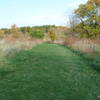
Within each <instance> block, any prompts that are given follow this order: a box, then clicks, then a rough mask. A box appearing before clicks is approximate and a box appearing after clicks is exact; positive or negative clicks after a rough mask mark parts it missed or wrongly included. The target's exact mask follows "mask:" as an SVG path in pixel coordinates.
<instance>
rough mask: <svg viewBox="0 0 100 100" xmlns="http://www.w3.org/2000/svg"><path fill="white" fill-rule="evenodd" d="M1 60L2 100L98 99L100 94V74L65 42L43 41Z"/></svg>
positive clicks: (0, 94)
mask: <svg viewBox="0 0 100 100" xmlns="http://www.w3.org/2000/svg"><path fill="white" fill-rule="evenodd" d="M2 60H3V59H2ZM0 63H2V64H1V65H0V79H1V80H0V100H41V99H43V100H98V96H99V95H100V89H99V88H100V78H99V76H100V73H98V72H97V71H96V70H94V69H93V68H92V67H91V66H90V65H89V64H88V63H87V62H86V61H85V60H84V59H83V58H82V57H80V56H78V55H77V54H75V53H73V52H72V51H70V50H69V49H68V48H66V47H64V46H61V45H57V44H47V43H44V44H39V45H37V46H35V47H33V48H32V49H30V50H23V51H19V52H17V53H16V54H15V55H13V56H10V57H8V56H7V57H6V59H4V60H3V61H1V62H0Z"/></svg>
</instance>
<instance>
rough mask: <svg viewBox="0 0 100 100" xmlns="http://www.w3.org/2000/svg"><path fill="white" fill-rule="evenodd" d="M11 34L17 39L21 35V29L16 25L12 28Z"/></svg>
mask: <svg viewBox="0 0 100 100" xmlns="http://www.w3.org/2000/svg"><path fill="white" fill-rule="evenodd" d="M10 33H11V34H12V36H13V37H15V38H17V37H19V35H20V29H19V28H18V27H17V25H16V24H14V25H12V26H11V29H10Z"/></svg>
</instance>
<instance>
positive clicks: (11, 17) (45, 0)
mask: <svg viewBox="0 0 100 100" xmlns="http://www.w3.org/2000/svg"><path fill="white" fill-rule="evenodd" d="M85 2H87V0H0V28H1V27H3V28H5V27H10V26H11V25H12V24H17V25H18V26H33V25H48V24H51V25H52V24H55V25H67V20H68V16H69V15H70V14H71V13H72V11H73V10H74V9H76V8H77V7H78V6H79V5H80V4H81V3H85Z"/></svg>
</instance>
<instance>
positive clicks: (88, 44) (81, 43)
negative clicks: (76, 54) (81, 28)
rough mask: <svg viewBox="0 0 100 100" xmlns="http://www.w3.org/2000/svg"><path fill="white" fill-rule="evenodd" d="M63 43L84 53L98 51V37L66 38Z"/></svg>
mask: <svg viewBox="0 0 100 100" xmlns="http://www.w3.org/2000/svg"><path fill="white" fill-rule="evenodd" d="M64 45H67V46H70V47H72V48H73V49H75V50H78V51H81V52H85V53H100V39H99V38H96V39H86V38H84V39H81V38H74V37H71V38H67V39H66V40H65V41H64Z"/></svg>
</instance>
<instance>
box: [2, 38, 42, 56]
mask: <svg viewBox="0 0 100 100" xmlns="http://www.w3.org/2000/svg"><path fill="white" fill-rule="evenodd" d="M42 42H43V40H39V39H16V38H8V37H7V38H3V39H1V40H0V54H1V55H2V56H8V55H14V54H15V53H16V52H19V51H21V50H28V49H31V48H32V47H34V46H36V45H38V44H41V43H42Z"/></svg>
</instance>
